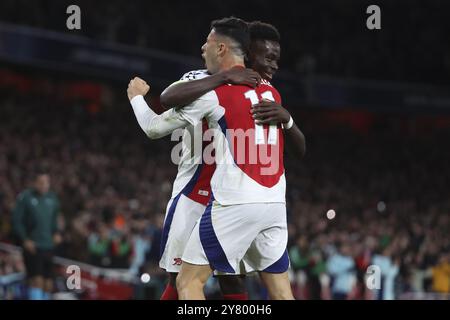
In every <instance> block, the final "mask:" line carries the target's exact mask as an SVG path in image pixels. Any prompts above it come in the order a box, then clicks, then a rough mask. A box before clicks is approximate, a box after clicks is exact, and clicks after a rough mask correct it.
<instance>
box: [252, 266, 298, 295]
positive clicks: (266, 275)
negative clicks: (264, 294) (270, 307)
mask: <svg viewBox="0 0 450 320" xmlns="http://www.w3.org/2000/svg"><path fill="white" fill-rule="evenodd" d="M260 276H261V280H262V282H263V283H264V285H265V286H266V288H267V291H268V292H269V297H270V299H272V300H293V299H294V296H293V294H292V289H291V284H290V281H289V277H288V273H287V272H282V273H270V272H264V271H263V272H260Z"/></svg>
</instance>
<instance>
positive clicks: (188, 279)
mask: <svg viewBox="0 0 450 320" xmlns="http://www.w3.org/2000/svg"><path fill="white" fill-rule="evenodd" d="M211 273H212V269H211V267H210V266H209V265H195V264H191V263H188V262H184V263H183V264H182V266H181V270H180V272H179V273H178V276H177V288H185V287H186V286H189V285H196V284H199V285H205V284H206V282H207V281H208V278H209V276H210V275H211Z"/></svg>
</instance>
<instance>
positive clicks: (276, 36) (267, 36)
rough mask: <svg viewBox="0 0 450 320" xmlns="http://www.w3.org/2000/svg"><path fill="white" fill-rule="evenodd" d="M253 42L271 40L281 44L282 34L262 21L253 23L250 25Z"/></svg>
mask: <svg viewBox="0 0 450 320" xmlns="http://www.w3.org/2000/svg"><path fill="white" fill-rule="evenodd" d="M248 30H249V32H250V39H251V41H255V40H269V41H274V42H278V43H280V39H281V37H280V33H279V32H278V30H277V28H275V26H273V25H271V24H270V23H265V22H261V21H252V22H249V23H248Z"/></svg>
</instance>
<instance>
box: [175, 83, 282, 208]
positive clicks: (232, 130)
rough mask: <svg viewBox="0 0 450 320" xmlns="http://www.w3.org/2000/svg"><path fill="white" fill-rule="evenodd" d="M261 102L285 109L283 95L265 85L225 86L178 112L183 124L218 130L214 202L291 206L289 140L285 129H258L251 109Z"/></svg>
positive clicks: (215, 136) (278, 126)
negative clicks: (288, 195)
mask: <svg viewBox="0 0 450 320" xmlns="http://www.w3.org/2000/svg"><path fill="white" fill-rule="evenodd" d="M261 99H269V100H273V101H276V102H278V103H281V98H280V95H279V93H278V91H277V90H276V89H275V88H274V87H272V85H271V84H270V83H269V82H267V81H263V82H262V83H261V85H259V86H258V87H257V88H255V89H251V88H249V87H247V86H238V85H223V86H220V87H218V88H217V89H215V90H213V91H210V92H208V93H207V94H205V95H204V96H202V97H200V98H199V99H197V100H196V101H194V102H193V103H192V104H191V105H189V106H186V107H184V108H183V109H180V110H178V111H177V112H178V113H179V117H180V119H184V120H185V121H187V122H189V123H190V124H191V125H193V126H195V125H198V124H199V123H200V122H201V121H202V120H203V119H204V118H206V119H207V121H208V125H209V128H211V129H213V130H214V133H215V134H214V149H215V158H216V159H215V160H216V169H215V171H214V174H213V176H212V179H211V188H212V193H213V196H214V198H215V199H216V200H217V201H218V202H219V203H220V204H222V205H233V204H243V203H264V202H282V203H284V202H285V191H286V180H285V176H284V164H283V148H284V139H283V134H282V130H281V126H280V125H271V126H267V125H264V126H261V125H256V124H255V122H254V120H253V119H252V116H251V114H250V108H251V106H252V105H253V104H256V103H258V102H259V101H260V100H261Z"/></svg>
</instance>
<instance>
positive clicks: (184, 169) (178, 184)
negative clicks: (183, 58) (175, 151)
mask: <svg viewBox="0 0 450 320" xmlns="http://www.w3.org/2000/svg"><path fill="white" fill-rule="evenodd" d="M207 76H209V74H208V72H207V70H195V71H190V72H187V73H185V74H184V75H183V77H181V79H180V80H179V81H190V80H197V79H202V78H205V77H207ZM206 129H207V124H206V121H203V122H198V123H196V124H195V125H188V126H186V128H185V129H184V132H183V136H182V141H181V143H182V152H181V159H180V162H179V164H178V172H177V176H176V178H175V181H174V182H173V188H172V198H175V197H176V196H177V195H179V194H180V193H183V194H184V195H185V196H186V197H188V198H190V199H191V200H194V201H196V202H198V203H200V204H203V205H206V204H207V203H208V200H209V197H210V195H211V186H210V181H211V177H212V173H213V172H214V168H215V165H214V164H212V165H208V164H205V163H202V161H201V158H200V159H198V156H199V153H201V151H202V150H203V149H204V148H205V146H206V144H204V143H199V142H201V141H202V135H203V132H204V130H206ZM195 143H197V144H195ZM196 146H198V147H200V148H201V149H200V150H196V148H198V147H196Z"/></svg>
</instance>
